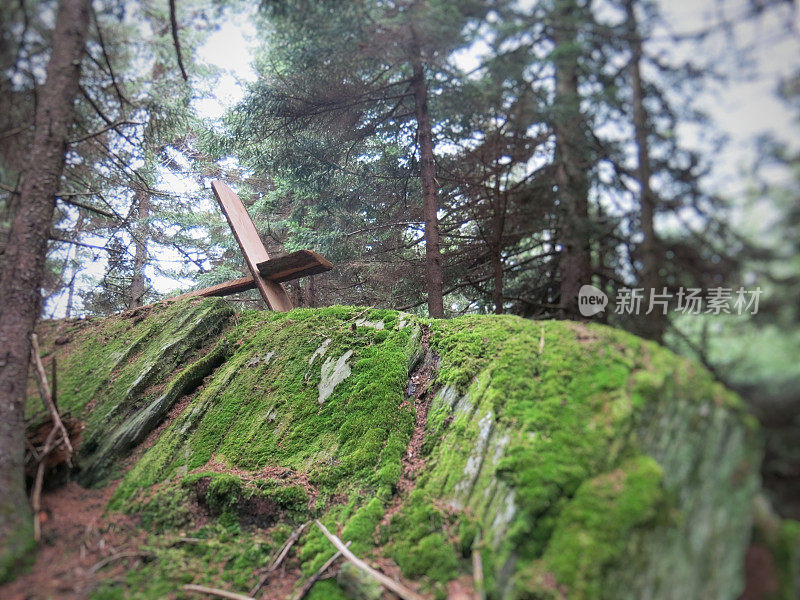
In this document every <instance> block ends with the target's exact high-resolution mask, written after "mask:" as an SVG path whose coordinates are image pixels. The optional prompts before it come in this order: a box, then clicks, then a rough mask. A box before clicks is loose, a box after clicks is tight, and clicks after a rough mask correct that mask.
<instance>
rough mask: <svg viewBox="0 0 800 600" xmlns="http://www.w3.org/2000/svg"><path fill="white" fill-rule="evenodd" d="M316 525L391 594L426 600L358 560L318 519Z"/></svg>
mask: <svg viewBox="0 0 800 600" xmlns="http://www.w3.org/2000/svg"><path fill="white" fill-rule="evenodd" d="M314 523H316V525H317V527H319V529H320V531H322V533H323V534H325V537H326V538H328V540H329V541H330V542H331V544H333V545H334V546H336V548H337V549H338V550H339V552H341V553H342V555H343V556H344V557H345V558H346V559H347V560H349V561H350V562H351V563H352V564H353V565H354V566H355V567H356V568H358V569H361V570H362V571H364V572H365V573H366V574H367V575H369V576H370V577H372V578H373V579H375V580H376V581H377V582H378V583H380V584H381V585H382V586H383V587H385V588H386V589H387V590H389V591H390V592H394V593H395V594H397V595H398V596H400V598H402V599H403V600H424V599H423V597H422V596H420V595H419V594H417V593H416V592H414V591H412V590H410V589H408V588H407V587H406V586H404V585H403V584H401V583H399V582H397V581H395V580H394V579H391V578H389V577H387V576H386V575H384V574H383V573H381V572H380V571H376V570H375V569H373V568H372V567H370V566H369V565H368V564H367V563H365V562H364V561H363V560H361V559H360V558H358V557H357V556H356V555H355V554H353V553H352V552H350V550H349V549H348V548H347V546H345V545H344V544H343V543H342V540H340V539H339V538H338V537H336V536H335V535H333V534H332V533H331V532H330V531H328V530H327V528H326V527H325V525H323V524H322V523H320V522H319V520H318V519H314Z"/></svg>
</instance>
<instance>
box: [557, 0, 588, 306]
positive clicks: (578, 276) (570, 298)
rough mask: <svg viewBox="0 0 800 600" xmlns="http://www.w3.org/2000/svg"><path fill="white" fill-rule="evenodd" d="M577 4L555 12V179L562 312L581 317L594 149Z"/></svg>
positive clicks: (566, 0) (567, 2)
mask: <svg viewBox="0 0 800 600" xmlns="http://www.w3.org/2000/svg"><path fill="white" fill-rule="evenodd" d="M579 12H580V7H579V5H578V3H577V2H575V1H574V0H564V1H562V2H559V3H558V7H557V9H556V11H555V13H554V21H555V23H556V25H557V26H556V27H555V28H554V30H553V41H554V43H555V51H554V59H553V63H554V66H555V71H556V73H555V79H556V82H555V92H556V93H555V101H554V112H555V113H556V114H555V115H554V118H553V131H554V133H555V138H556V155H555V161H556V169H555V181H556V185H557V186H558V199H559V202H560V204H561V236H560V238H561V239H560V242H561V258H560V261H559V267H560V271H561V283H560V296H561V301H560V312H561V314H562V316H564V317H572V318H579V316H580V315H579V312H578V291H579V290H580V288H581V286H582V285H584V284H590V283H591V282H592V281H591V279H592V269H591V246H590V227H589V176H588V172H589V167H590V161H589V160H587V159H586V154H585V153H586V152H587V149H588V146H589V143H588V140H587V139H586V135H585V132H584V129H583V128H584V124H583V115H582V113H581V108H580V102H581V97H580V94H579V92H578V58H579V56H580V47H579V45H578V43H577V42H576V41H575V31H572V30H571V28H570V27H565V26H564V25H565V24H567V23H574V22H575V21H576V19H577V18H578V16H577V15H578V13H579Z"/></svg>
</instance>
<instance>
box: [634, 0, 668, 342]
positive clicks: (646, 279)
mask: <svg viewBox="0 0 800 600" xmlns="http://www.w3.org/2000/svg"><path fill="white" fill-rule="evenodd" d="M625 11H626V12H627V26H628V37H629V42H630V45H631V64H630V75H631V88H632V92H633V128H634V132H635V137H636V156H637V160H638V167H637V169H636V178H637V179H638V180H639V205H640V212H639V226H640V227H641V230H642V234H643V235H644V239H643V240H642V244H641V246H640V247H639V250H640V257H641V261H642V277H641V285H642V287H644V289H645V293H647V294H652V293H653V292H654V291H656V292H660V290H658V285H659V282H660V278H659V275H658V265H659V257H658V251H657V239H656V233H655V228H654V226H653V220H654V215H655V197H654V195H653V190H652V188H651V187H650V175H651V171H650V151H649V148H648V143H647V130H648V127H647V110H646V109H645V106H644V85H643V83H642V73H641V67H640V65H641V62H642V40H641V38H640V37H639V27H638V24H637V21H636V10H635V7H634V2H633V0H625ZM642 326H643V330H642V332H641V333H642V335H644V336H645V337H647V338H649V339H652V340H656V341H659V342H660V341H661V339H662V338H663V337H664V328H665V327H666V315H664V314H663V313H662V312H660V311H659V310H658V309H656V310H654V311H653V312H652V313H650V314H649V315H646V316H645V318H644V322H643V323H642Z"/></svg>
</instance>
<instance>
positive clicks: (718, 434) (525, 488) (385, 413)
mask: <svg viewBox="0 0 800 600" xmlns="http://www.w3.org/2000/svg"><path fill="white" fill-rule="evenodd" d="M186 306H187V305H184V304H183V303H175V304H174V305H172V306H170V307H165V308H161V309H158V310H156V311H154V312H153V314H151V315H148V316H147V317H146V318H145V319H144V320H143V321H141V322H140V323H138V324H137V325H136V327H137V328H139V329H137V330H136V335H131V334H130V333H127V330H126V329H125V328H123V327H120V326H118V325H114V324H113V322H112V323H111V324H106V323H105V322H103V321H100V322H98V323H97V324H93V325H91V326H88V327H85V328H84V329H83V330H82V331H81V334H80V335H81V336H82V337H81V339H82V340H83V341H82V342H81V346H80V348H81V349H80V350H79V351H76V352H75V353H74V355H75V357H76V358H74V359H73V361H72V362H71V363H70V365H68V366H67V367H65V368H67V369H72V370H74V371H75V373H72V374H68V375H65V377H64V379H70V378H71V380H72V381H74V380H76V378H78V377H79V376H80V372H81V369H82V370H83V371H90V372H92V373H95V371H99V372H97V373H95V376H96V377H97V378H99V379H100V380H101V381H103V382H106V381H110V382H111V384H110V389H109V390H108V391H107V392H102V393H100V392H98V390H99V389H100V388H101V387H103V386H98V385H97V384H93V385H92V386H88V385H87V386H83V387H80V386H79V387H80V389H79V390H78V391H76V392H75V393H74V395H73V397H72V399H71V400H70V401H69V402H70V404H71V406H74V407H75V408H76V410H77V411H78V412H80V411H81V410H84V411H85V410H86V407H87V406H88V405H89V402H90V400H91V396H92V395H93V394H97V393H100V401H98V402H95V403H94V404H93V406H94V409H95V410H100V413H101V415H102V416H96V415H95V414H94V411H93V410H92V411H89V412H83V413H81V414H85V415H87V420H88V422H89V423H90V427H89V433H88V435H87V439H88V440H94V441H95V442H94V444H95V448H94V450H92V451H91V452H89V453H88V454H87V455H86V456H87V458H88V459H92V460H94V461H97V458H96V457H97V455H98V452H99V450H98V449H100V448H102V447H109V445H110V444H111V445H113V442H109V441H108V440H109V439H112V438H109V437H108V436H107V435H106V436H104V435H102V434H100V433H99V428H98V419H100V420H102V419H106V420H108V421H109V422H111V423H112V425H113V427H112V430H113V431H115V432H117V436H123V435H124V432H125V431H126V427H129V426H131V424H132V423H138V422H140V421H141V419H142V418H143V417H142V416H141V415H144V414H147V412H148V411H155V410H156V409H155V408H154V403H156V405H157V403H158V400H159V398H162V397H163V396H164V395H165V394H168V393H170V390H176V391H174V392H173V393H174V395H175V396H176V398H175V399H174V400H170V401H169V402H167V404H170V405H171V404H174V402H176V401H177V397H179V396H182V395H183V394H185V393H186V392H187V391H190V390H193V389H194V387H195V385H196V380H197V376H190V375H188V374H191V373H193V372H194V371H193V369H196V370H197V371H198V372H201V373H203V374H204V375H203V377H205V381H204V384H203V385H202V387H201V388H200V389H199V390H198V391H197V392H195V393H194V394H193V395H192V396H191V399H190V401H189V402H188V404H187V406H186V407H185V409H183V411H182V412H181V413H180V414H179V415H175V416H174V418H173V419H171V420H170V421H169V424H168V426H167V427H165V428H164V429H163V431H160V433H159V435H158V436H157V439H155V441H154V443H153V445H152V447H150V448H149V449H148V450H147V451H146V452H144V454H143V455H142V456H141V457H140V458H139V459H138V460H137V461H136V463H135V464H134V465H133V467H132V468H131V469H130V470H129V471H128V472H127V474H126V475H125V476H124V478H123V480H122V482H121V483H120V485H119V487H118V488H117V491H116V493H115V494H114V496H113V498H112V500H111V504H110V508H111V509H113V510H122V511H127V512H131V513H144V514H151V515H153V519H152V521H151V522H152V523H153V527H154V528H155V527H156V526H157V527H158V528H160V530H162V531H166V532H169V531H170V530H171V529H174V528H175V527H181V528H183V529H187V528H191V527H192V526H191V519H188V520H187V519H186V518H184V517H185V516H186V515H185V513H184V512H182V511H183V510H184V509H185V507H186V506H188V505H190V504H191V503H195V504H197V503H198V502H201V503H202V502H205V504H206V506H207V508H208V509H209V513H210V514H211V515H212V518H213V519H216V521H217V524H218V526H219V527H221V528H222V529H223V530H224V531H225V532H227V533H226V534H225V535H226V536H234V537H236V539H238V540H240V541H241V543H242V545H243V548H252V547H253V544H257V540H259V539H262V537H263V536H266V537H267V538H268V539H269V540H270V543H280V542H279V541H277V540H280V539H281V538H284V539H285V536H286V535H288V531H291V530H292V529H293V528H295V527H297V526H298V525H299V524H300V523H302V522H305V521H307V520H309V519H310V518H312V517H315V518H319V519H320V520H321V521H322V522H323V523H324V524H325V525H326V527H328V528H329V529H330V530H332V531H335V532H337V533H338V534H339V535H340V536H341V537H342V539H344V540H345V541H348V540H349V541H351V542H352V548H353V550H354V551H355V552H356V553H357V554H358V555H359V556H363V557H365V558H367V559H368V560H370V559H378V558H381V559H382V560H393V561H394V562H396V563H397V565H399V567H400V569H401V570H402V572H403V574H404V575H405V577H407V578H409V579H413V580H416V581H418V582H420V584H421V590H422V592H423V593H426V594H431V595H435V596H439V597H442V596H444V595H445V593H446V589H447V588H446V586H447V584H448V582H449V581H450V580H452V579H455V578H458V577H464V576H466V577H467V578H468V577H469V575H470V573H471V570H472V555H473V553H475V554H478V555H480V557H481V560H482V563H483V568H484V573H485V585H486V589H487V592H488V595H489V597H490V598H564V597H565V598H576V599H582V598H615V599H617V598H641V597H649V598H655V599H658V598H665V599H666V598H678V597H680V598H731V599H733V598H736V597H737V595H738V594H739V592H740V591H741V589H742V587H743V581H742V565H743V559H744V552H745V548H746V546H747V543H748V539H749V536H750V530H751V504H752V500H753V497H754V495H755V494H756V492H757V490H758V477H757V473H758V467H759V464H760V447H759V442H758V432H757V428H756V427H755V425H754V420H753V419H752V417H750V416H749V415H747V414H746V412H745V411H744V408H743V406H742V403H741V401H740V400H739V399H738V398H737V397H736V396H735V394H733V393H731V392H729V391H727V390H726V389H724V388H723V387H722V386H720V385H719V384H718V383H716V382H715V381H714V379H713V378H712V377H711V375H710V374H709V373H708V372H707V371H706V370H705V369H703V368H702V367H700V366H699V365H697V364H695V363H693V362H691V361H688V360H685V359H682V358H679V357H677V356H675V355H674V354H672V353H671V352H669V351H668V350H665V349H664V348H661V347H659V346H658V345H656V344H653V343H651V342H646V341H643V340H641V339H640V338H637V337H635V336H633V335H630V334H627V333H624V332H621V331H617V330H614V329H612V328H609V327H605V326H601V325H582V324H576V323H569V322H559V321H547V322H535V321H529V320H524V319H521V318H518V317H512V316H472V317H463V318H458V319H453V320H446V321H445V320H436V321H429V320H423V319H419V318H416V317H413V316H411V315H408V314H406V313H399V312H396V311H389V310H374V309H373V310H370V309H363V308H356V307H341V306H335V307H329V308H324V309H296V310H293V311H291V312H289V313H272V312H267V311H265V312H256V311H250V312H243V313H241V314H239V315H237V316H236V317H235V319H231V318H230V314H226V313H225V312H224V310H225V309H224V308H223V306H224V303H222V301H202V302H199V303H194V304H190V305H188V306H189V308H186ZM189 309H191V310H192V311H200V310H207V311H211V313H210V314H215V315H217V317H216V320H214V321H213V323H212V324H211V325H210V326H209V327H208V328H207V331H208V332H209V333H208V335H207V336H205V337H204V338H203V341H202V342H196V343H195V345H197V344H199V345H200V346H203V348H202V349H198V350H197V351H196V352H195V353H194V354H193V353H192V352H188V351H186V352H182V353H175V357H176V358H175V359H173V360H172V363H171V365H172V366H171V367H170V368H164V369H161V370H160V371H159V373H160V375H158V376H157V377H156V378H155V379H151V381H150V383H149V384H148V385H153V383H154V381H156V380H158V382H159V387H157V388H156V389H155V391H152V390H151V388H149V387H148V385H145V384H137V385H134V383H135V382H136V381H137V376H136V375H135V373H129V372H128V370H129V369H133V368H140V367H143V366H146V365H148V364H151V363H150V362H148V361H146V360H143V359H141V357H140V356H139V353H140V352H141V356H144V355H147V356H153V355H158V352H159V350H158V349H159V348H163V346H164V343H165V340H164V339H163V338H160V339H159V341H156V340H155V339H153V340H152V345H151V343H150V341H148V338H147V337H144V338H143V337H142V335H145V332H150V333H149V335H150V336H151V337H152V336H153V335H154V334H153V332H156V331H161V329H160V328H163V327H164V326H165V325H166V324H167V323H169V322H170V320H169V319H167V318H166V312H169V311H174V312H173V313H171V314H173V315H174V317H173V318H183V315H184V312H185V311H187V310H189ZM223 314H226V316H224V317H223V316H222V315H223ZM209 318H212V317H210V316H209ZM234 320H235V324H233V325H229V323H231V322H232V321H234ZM186 322H194V321H192V319H191V318H189V319H188V320H187V321H186ZM172 331H175V329H174V328H173V329H172ZM93 336H96V337H97V338H98V339H93ZM131 339H134V340H140V341H138V342H136V343H138V346H137V348H136V351H135V352H131V351H128V352H124V351H123V354H122V355H121V356H119V357H118V358H117V359H116V360H117V362H118V363H119V364H120V365H121V366H120V367H119V368H118V369H110V370H109V369H108V367H107V366H105V363H106V362H107V361H108V357H109V356H115V355H116V354H115V352H116V353H117V354H118V353H119V352H120V350H121V349H122V348H125V347H126V344H127V343H129V342H128V340H131ZM195 339H199V338H195ZM190 345H191V344H190ZM106 346H108V347H112V348H116V349H117V350H115V351H113V352H112V351H111V350H108V351H106V350H102V348H104V347H106ZM81 353H83V354H81ZM426 354H427V355H428V357H429V360H427V361H420V357H421V356H423V355H426ZM81 356H82V358H81ZM209 357H211V358H209ZM98 360H99V361H100V364H98V365H95V366H94V367H93V366H92V365H93V361H94V362H96V361H98ZM203 360H205V361H206V366H205V367H199V366H197V365H199V364H200V363H201V361H203ZM421 364H425V365H435V367H436V368H435V372H434V373H433V381H432V382H431V385H430V388H429V392H428V393H429V398H430V407H429V412H428V417H427V424H426V428H425V440H424V444H423V446H422V452H423V454H424V461H425V463H424V466H423V467H422V468H421V470H419V471H418V472H417V473H416V476H415V478H414V480H413V482H412V487H413V490H412V491H410V492H409V491H408V489H407V488H408V484H409V482H408V481H403V482H401V479H402V477H404V476H403V467H404V456H405V454H406V448H407V445H408V443H409V440H410V439H411V437H412V433H413V431H414V426H415V410H414V401H413V398H410V397H409V394H410V393H411V392H412V391H413V389H414V385H415V384H413V385H409V376H410V373H409V372H410V370H412V369H415V368H417V367H418V366H419V365H421ZM135 365H139V366H138V367H135ZM148 377H151V376H148ZM181 378H184V379H185V380H186V381H191V382H192V383H191V384H186V383H185V382H184V383H181ZM201 379H202V378H201ZM104 385H105V383H104ZM137 386H138V387H137ZM90 388H91V389H90ZM131 390H134V391H135V390H140V391H138V392H135V393H133V392H131ZM148 390H151V391H148ZM142 394H144V396H142ZM87 395H88V396H87ZM98 407H100V408H99V409H98ZM162 418H163V417H162ZM144 429H152V427H151V425H149V424H148V425H147V426H146V427H144V428H143V429H142V430H144ZM112 437H113V436H112ZM125 439H130V438H125ZM126 444H128V445H129V443H128V442H126ZM100 455H102V453H100ZM121 455H124V452H120V453H119V454H117V453H111V454H109V455H106V456H107V458H108V459H107V460H106V461H105V463H103V465H102V469H101V472H102V473H109V472H113V469H114V466H115V465H117V464H118V462H119V456H121ZM95 464H96V463H95ZM401 483H402V485H401ZM198 486H200V487H198ZM212 488H213V489H212ZM164 490H178V491H181V493H175V494H171V495H169V498H170V501H169V502H167V501H165V498H166V497H167V492H165V491H164ZM198 490H199V491H198ZM198 494H199V495H198ZM209 494H210V495H209ZM201 496H202V497H201ZM248 498H263V499H264V502H267V501H268V502H269V503H270V504H269V506H270V510H274V511H275V513H274V515H273V516H272V518H271V520H270V521H262V522H261V523H256V524H254V522H253V521H252V519H250V520H248V519H249V517H248V513H247V511H246V510H242V506H243V504H242V503H243V502H246V501H247V499H248ZM263 506H265V507H266V506H267V505H266V504H264V505H263ZM390 508H391V511H392V512H391V516H389V515H386V512H387V510H389V509H390ZM265 510H266V509H265ZM148 511H149V512H148ZM251 516H252V515H251ZM178 524H180V525H178ZM784 545H785V544H784ZM184 551H186V552H188V551H189V550H181V552H184ZM230 551H231V552H233V553H234V554H233V555H232V557H234V558H231V559H230V560H228V562H227V563H226V567H225V569H226V570H230V569H234V570H235V569H239V566H236V565H238V564H239V563H237V562H236V559H235V557H236V556H237V554H236V552H237V551H236V550H235V549H233V548H230ZM160 552H170V553H173V554H174V552H176V550H174V549H172V548H168V549H162V550H159V549H156V550H154V554H156V555H157V556H159V553H160ZM242 552H244V550H243V551H242ZM332 553H333V549H332V546H331V545H330V543H329V542H328V541H327V539H326V538H325V537H324V536H323V535H322V534H321V533H320V532H319V531H318V530H317V529H316V528H314V527H308V528H306V530H305V532H304V533H303V535H302V537H300V540H299V541H298V542H297V544H296V545H295V547H294V549H293V556H294V559H293V560H297V561H298V562H299V564H300V568H301V569H302V572H303V573H304V574H305V575H310V574H311V573H313V572H314V571H315V570H316V569H317V568H319V566H320V565H321V564H322V563H323V562H325V560H327V559H328V558H329V557H330V555H331V554H332ZM248 556H249V555H248ZM170 557H171V558H170V560H172V561H179V557H175V556H173V555H172V554H170ZM180 560H183V558H180ZM249 561H250V559H249V558H247V559H245V558H242V559H241V561H240V563H241V567H242V569H244V568H245V567H247V568H249V566H250V563H249ZM157 562H158V561H154V562H153V563H150V564H146V565H142V566H141V567H140V568H139V570H138V571H136V573H137V574H135V575H131V576H130V577H131V582H130V583H128V584H118V585H117V587H116V588H114V589H115V591H114V593H117V594H119V596H118V597H136V598H151V597H158V596H163V595H166V594H167V593H169V592H167V591H166V589H167V587H166V586H165V584H164V581H163V577H164V576H165V574H164V569H163V568H162V567H157V566H155V563H157ZM262 566H263V563H262ZM184 573H185V570H184ZM187 577H188V576H187ZM227 577H228V579H230V580H231V581H233V580H235V581H236V582H238V583H239V587H231V589H234V590H235V591H243V590H245V589H247V588H248V586H249V585H252V583H254V575H253V572H250V573H249V574H248V573H246V572H245V571H236V572H235V573H229V574H228V575H227ZM134 579H135V583H136V585H134V581H133V580H134ZM170 581H172V580H170ZM193 581H195V582H196V583H203V582H204V581H205V579H204V577H203V576H200V575H198V576H197V577H196V578H194V579H193ZM185 582H186V581H184V583H185ZM172 583H173V584H174V583H175V582H174V581H172ZM217 587H219V586H217ZM171 589H172V591H174V590H175V589H177V588H176V587H173V588H171ZM104 593H105V592H104ZM343 593H345V591H343V588H342V586H340V585H338V584H337V583H336V582H335V581H334V580H326V581H324V582H320V583H319V584H317V586H315V588H314V589H313V590H312V593H311V597H324V594H328V596H329V597H339V596H341V594H343Z"/></svg>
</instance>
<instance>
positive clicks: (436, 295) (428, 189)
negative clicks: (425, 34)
mask: <svg viewBox="0 0 800 600" xmlns="http://www.w3.org/2000/svg"><path fill="white" fill-rule="evenodd" d="M412 63H413V69H414V81H413V87H414V104H415V108H416V111H415V112H416V117H417V137H418V139H419V154H420V177H421V179H422V207H423V209H422V212H423V216H424V218H425V279H426V284H427V291H428V314H429V316H431V317H433V318H437V319H441V318H442V317H444V298H443V287H442V286H443V283H442V252H441V248H440V241H439V216H438V214H437V213H438V211H439V202H438V201H437V199H436V194H437V190H436V163H435V159H434V157H433V133H432V132H431V119H430V115H429V114H428V86H427V84H426V82H425V71H424V69H423V66H422V57H421V55H420V51H419V47H418V46H416V47H415V53H414V56H413V60H412Z"/></svg>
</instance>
